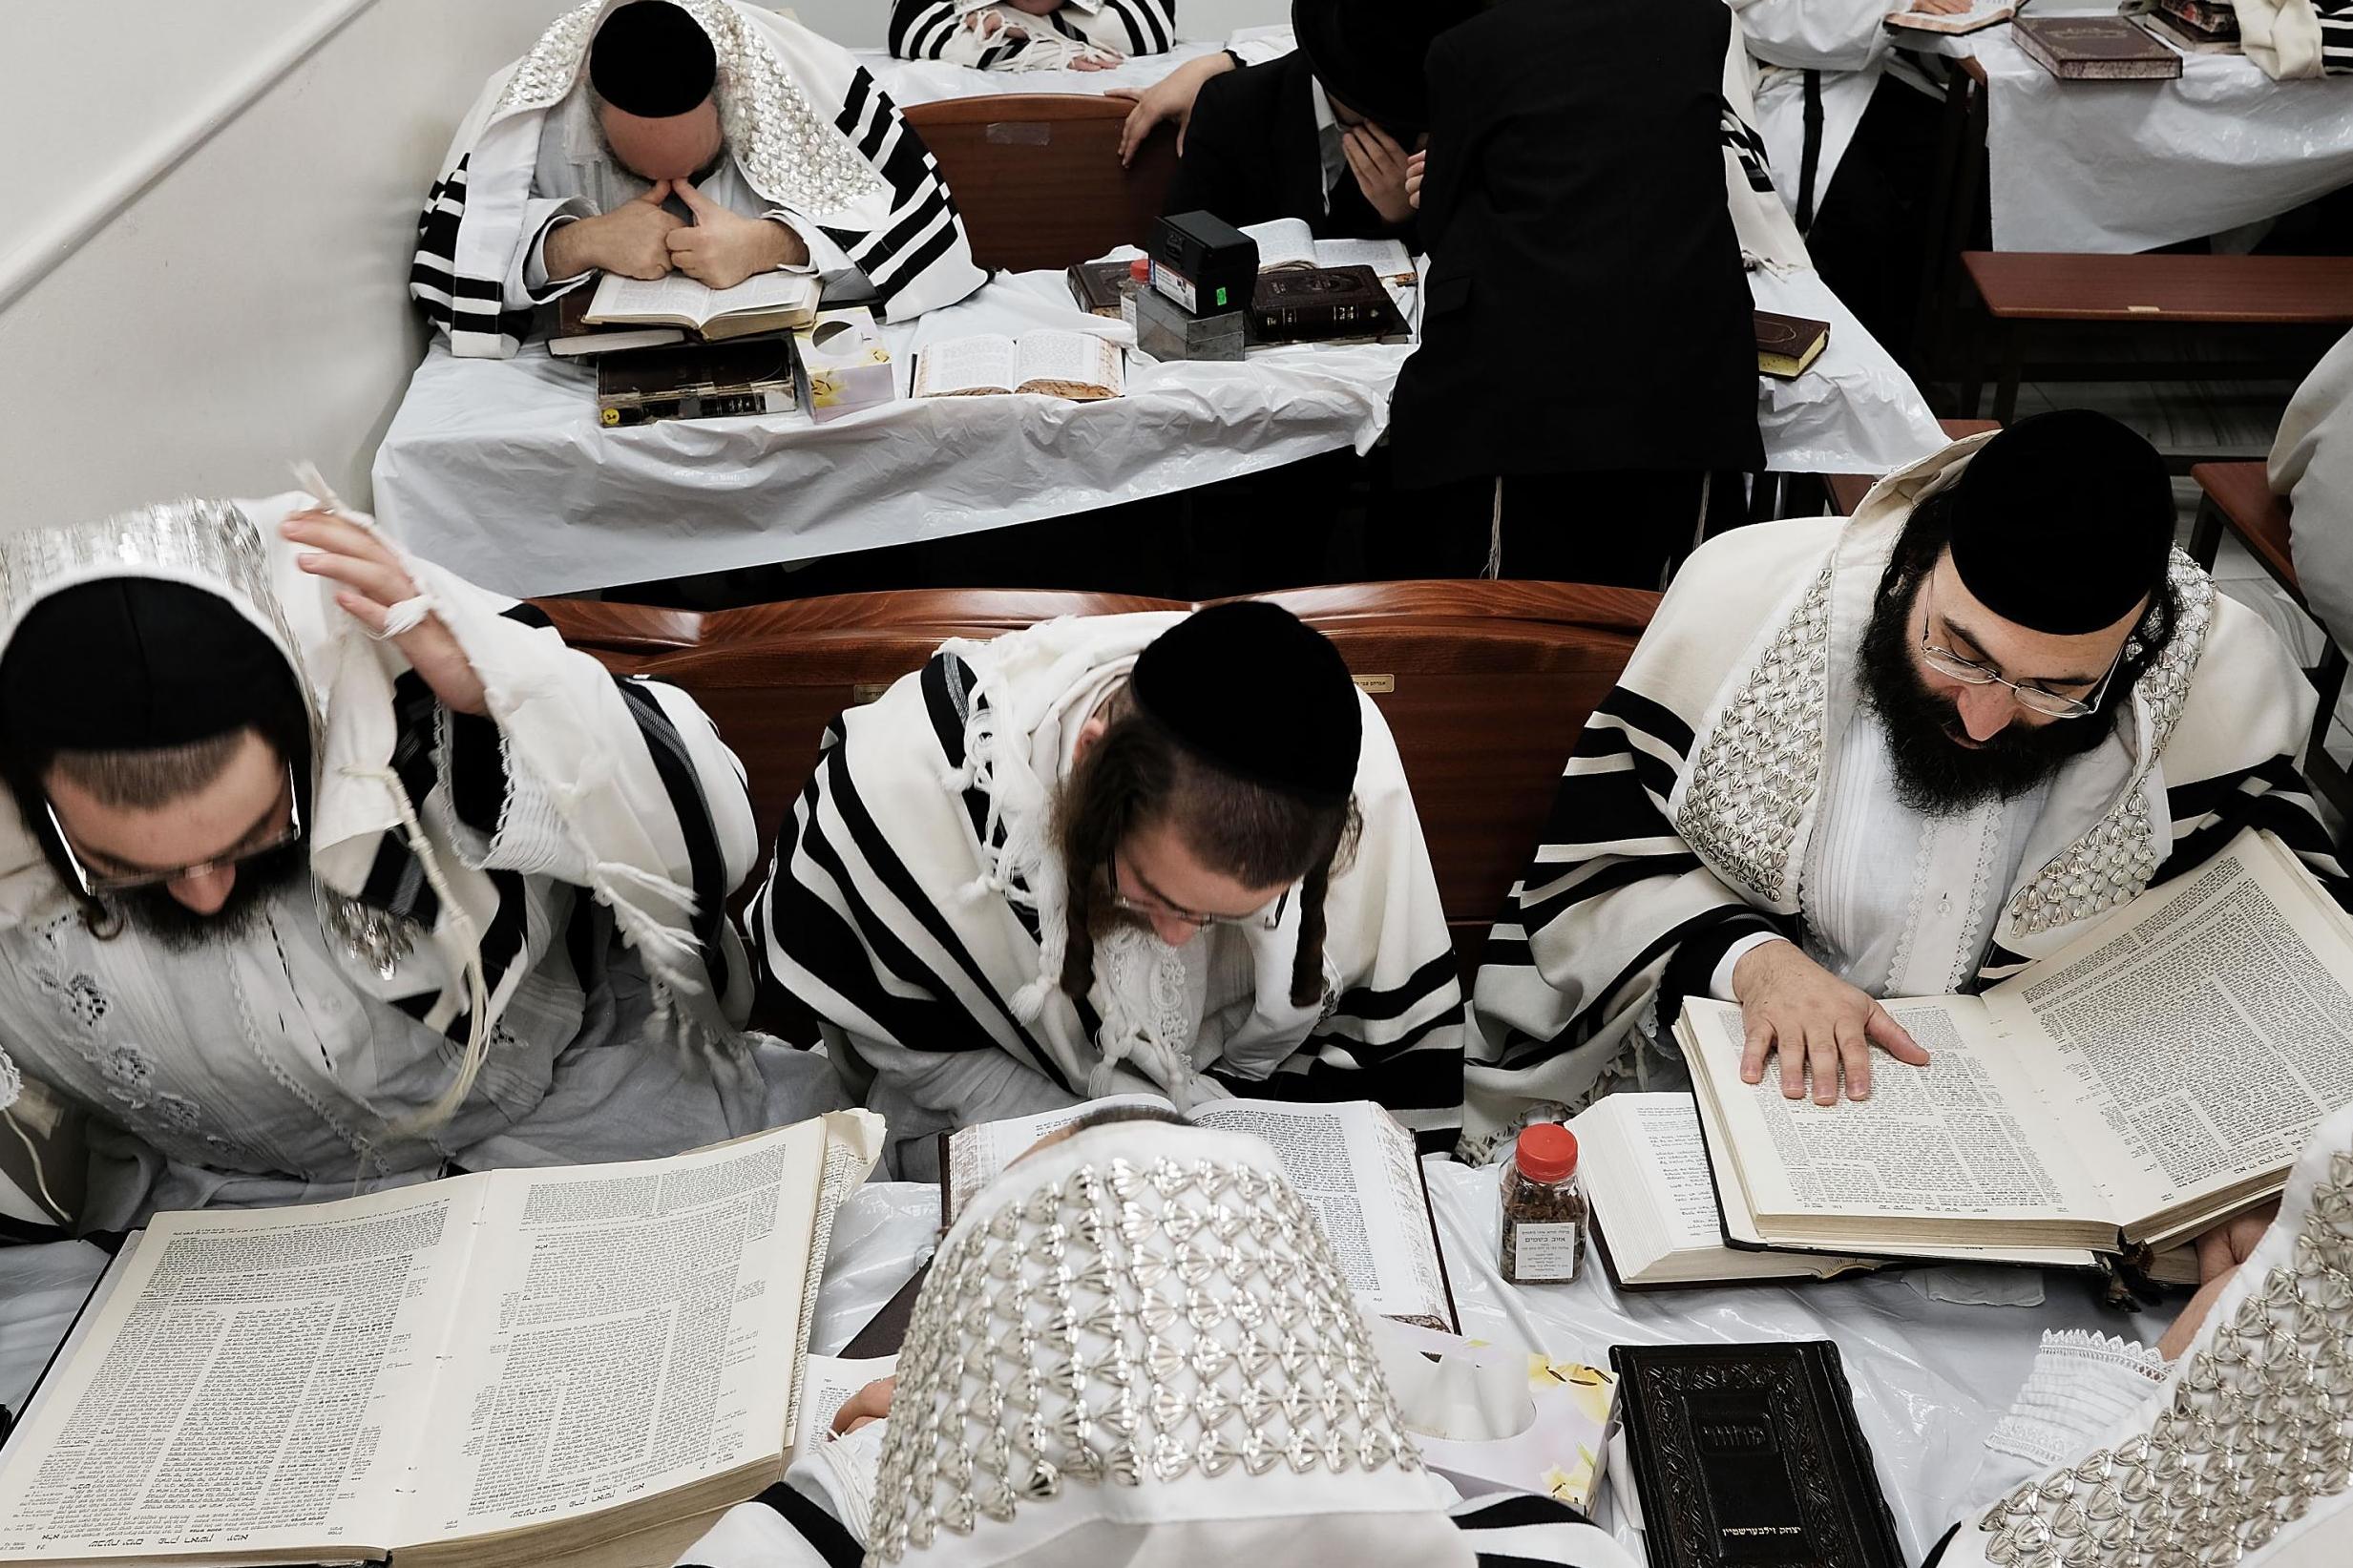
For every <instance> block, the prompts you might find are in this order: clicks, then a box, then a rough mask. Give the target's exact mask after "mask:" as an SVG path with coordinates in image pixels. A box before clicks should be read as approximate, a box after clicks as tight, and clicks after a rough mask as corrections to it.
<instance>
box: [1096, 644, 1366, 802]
mask: <svg viewBox="0 0 2353 1568" xmlns="http://www.w3.org/2000/svg"><path fill="white" fill-rule="evenodd" d="M1127 689H1128V692H1129V694H1130V695H1132V696H1133V697H1134V698H1135V700H1136V702H1137V705H1138V706H1140V707H1142V708H1143V709H1144V710H1145V712H1146V713H1148V714H1150V715H1151V716H1152V717H1153V718H1154V719H1157V720H1158V721H1160V722H1161V723H1163V724H1165V725H1166V726H1167V727H1168V729H1169V730H1170V731H1171V732H1172V733H1174V734H1175V736H1176V738H1177V739H1178V740H1179V741H1180V742H1183V743H1184V744H1185V745H1186V747H1187V749H1189V750H1192V751H1195V752H1198V753H1200V754H1201V755H1202V756H1203V757H1205V758H1207V759H1208V761H1210V762H1211V763H1215V764H1216V765H1217V766H1218V767H1220V768H1222V769H1224V770H1225V771H1226V772H1228V773H1230V774H1232V775H1233V776H1234V777H1235V778H1237V779H1242V780H1246V781H1248V782H1249V783H1250V784H1264V785H1267V786H1269V787H1271V788H1274V789H1284V790H1289V791H1290V792H1292V794H1296V795H1303V796H1306V797H1308V798H1309V799H1311V800H1318V801H1335V802H1336V801H1344V800H1346V799H1347V798H1348V797H1349V794H1350V792H1351V791H1353V790H1354V789H1355V786H1356V756H1357V753H1358V752H1359V751H1360V750H1362V749H1363V745H1364V716H1363V714H1361V713H1360V712H1359V711H1358V710H1357V707H1356V687H1355V682H1353V681H1352V680H1350V679H1349V678H1348V666H1347V665H1346V664H1345V663H1343V662H1342V661H1341V659H1340V651H1339V650H1338V649H1337V648H1334V646H1333V645H1332V639H1331V638H1327V637H1325V636H1324V635H1323V634H1322V633H1321V632H1318V631H1316V630H1314V629H1313V627H1311V626H1309V625H1308V624H1307V623H1306V622H1305V621H1303V620H1301V619H1300V618H1299V617H1296V616H1294V615H1292V613H1291V612H1290V611H1288V610H1285V609H1283V608H1281V607H1280V606H1278V605H1272V604H1268V603H1266V602H1265V601H1263V600H1259V599H1243V600H1240V601H1237V602H1235V603H1231V604H1213V605H1211V606H1210V607H1209V608H1208V609H1207V610H1203V611H1200V612H1198V613H1196V614H1194V615H1190V616H1187V617H1185V618H1184V619H1183V620H1181V621H1178V622H1177V623H1176V624H1175V625H1174V626H1171V627H1170V628H1168V630H1166V632H1163V633H1162V634H1161V635H1160V636H1159V637H1157V638H1153V639H1152V642H1151V644H1150V645H1149V646H1148V647H1146V648H1145V650H1144V652H1143V653H1141V654H1139V655H1138V656H1136V668H1135V673H1134V674H1132V675H1131V676H1129V677H1128V681H1127Z"/></svg>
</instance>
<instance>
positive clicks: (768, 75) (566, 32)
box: [493, 0, 889, 214]
mask: <svg viewBox="0 0 2353 1568" xmlns="http://www.w3.org/2000/svg"><path fill="white" fill-rule="evenodd" d="M676 3H677V4H678V5H680V6H681V7H683V9H684V10H686V11H687V13H688V14H690V15H692V16H693V17H694V19H695V20H696V21H697V22H699V23H701V24H702V27H703V31H704V32H706V33H708V34H709V35H710V40H711V48H712V49H713V50H714V51H715V52H717V54H718V56H719V94H718V96H719V120H720V129H721V131H722V132H723V133H724V134H725V136H726V138H727V150H728V151H729V152H730V153H732V154H733V155H734V156H735V160H736V162H737V163H739V164H741V165H742V166H743V170H744V176H745V178H746V179H747V180H749V181H750V183H751V187H752V189H754V190H756V191H758V192H759V193H760V194H761V195H762V196H764V197H766V198H767V199H769V200H771V201H775V202H779V203H781V204H783V205H785V206H788V207H793V208H797V209H799V210H800V211H803V212H807V213H810V214H824V213H831V212H839V211H841V210H843V209H844V208H847V207H850V206H852V205H854V204H855V203H856V202H857V201H859V200H860V199H863V198H865V197H867V196H870V195H872V194H873V193H875V192H877V191H884V190H887V189H888V188H889V187H888V186H886V185H885V184H884V183H883V178H882V176H881V174H880V173H879V172H877V171H876V169H875V168H874V166H873V165H872V163H870V162H868V161H867V159H866V158H865V157H863V156H861V155H860V153H859V152H858V150H857V148H856V146H854V145H853V144H852V143H851V140H850V138H849V137H848V136H845V135H844V134H843V133H842V132H841V131H840V130H838V129H837V128H836V127H835V126H834V124H833V123H832V121H831V120H830V119H828V118H827V117H826V116H824V115H820V114H818V113H817V112H816V110H814V109H813V108H811V107H810V105H809V96H808V94H805V93H803V92H802V91H801V86H800V83H799V82H798V81H796V80H795V79H794V78H793V74H792V72H791V70H790V69H789V68H788V67H787V66H786V64H785V62H784V61H783V60H781V59H779V58H778V57H777V54H776V51H775V50H774V49H773V48H772V47H770V45H769V44H768V43H767V40H765V39H763V38H762V37H760V36H759V33H758V31H756V30H755V29H754V28H753V26H752V25H751V23H750V22H748V21H747V20H746V18H745V17H744V16H742V15H741V14H739V13H738V12H737V11H736V10H735V9H734V7H732V6H730V5H728V4H727V3H726V0H676ZM606 9H607V0H587V4H585V5H582V6H578V7H576V8H574V9H573V10H569V11H566V12H565V13H564V14H563V15H561V16H559V17H557V19H556V22H555V24H554V25H553V26H552V27H550V28H549V29H548V30H547V31H545V32H544V33H541V34H540V35H539V41H538V42H537V43H536V44H534V45H532V47H531V52H530V53H528V54H526V55H524V56H523V59H522V63H521V64H519V65H517V66H516V67H515V74H514V75H513V76H511V77H509V78H508V80H507V88H506V91H505V92H504V93H502V94H499V98H498V106H497V108H496V109H494V111H493V116H494V117H497V116H500V115H509V114H515V113H519V112H522V111H526V110H534V109H545V108H547V107H548V106H550V105H551V104H554V103H556V102H557V100H558V99H560V98H562V97H563V96H564V94H567V93H570V92H571V91H572V90H573V88H574V87H576V86H578V83H579V81H580V77H581V75H582V72H583V68H584V67H585V65H586V63H587V60H588V45H589V41H590V40H591V39H592V38H594V37H595V36H596V32H597V24H598V23H599V22H600V21H601V20H603V17H604V13H605V10H606Z"/></svg>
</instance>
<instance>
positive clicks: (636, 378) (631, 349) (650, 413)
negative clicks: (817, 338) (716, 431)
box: [547, 272, 822, 428]
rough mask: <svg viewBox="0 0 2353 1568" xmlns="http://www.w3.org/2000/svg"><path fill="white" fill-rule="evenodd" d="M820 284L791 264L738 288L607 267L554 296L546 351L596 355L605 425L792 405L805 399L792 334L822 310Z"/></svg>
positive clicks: (599, 403)
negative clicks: (588, 283)
mask: <svg viewBox="0 0 2353 1568" xmlns="http://www.w3.org/2000/svg"><path fill="white" fill-rule="evenodd" d="M821 291H822V285H821V284H820V283H819V282H818V281H817V279H816V278H814V277H812V276H809V275H806V274H801V273H790V272H764V273H762V274H760V275H759V276H758V277H756V278H747V279H746V280H745V281H744V282H740V283H738V284H736V285H735V286H734V287H733V288H710V287H707V286H705V285H704V284H702V283H699V282H695V281H694V280H693V279H692V278H689V277H686V276H685V275H684V274H683V273H672V274H670V275H669V276H668V277H666V278H656V279H651V280H647V279H639V278H623V277H620V275H618V274H616V273H610V272H608V273H606V274H605V275H604V276H603V277H602V278H601V279H599V280H598V282H597V286H596V287H595V288H593V289H588V288H578V289H575V290H573V291H572V292H571V293H569V294H567V295H565V296H564V297H563V299H562V300H561V302H559V303H558V304H557V321H556V330H555V332H554V333H553V334H552V335H551V336H550V337H549V339H548V345H547V346H548V352H549V353H551V354H554V355H556V356H557V358H559V359H582V360H593V361H595V362H596V366H597V418H598V423H599V424H601V425H604V426H606V427H608V428H612V427H621V426H629V425H643V424H647V423H649V422H651V421H654V420H659V419H713V418H718V417H721V416H723V415H727V414H751V413H788V412H790V411H791V410H792V409H794V408H798V407H799V406H800V400H799V397H798V395H797V389H796V373H795V369H794V360H793V352H792V337H791V334H792V333H793V332H794V331H795V330H796V329H798V328H801V327H806V326H808V325H809V324H810V323H811V322H813V321H814V320H815V319H816V315H817V306H818V303H819V300H820V294H821Z"/></svg>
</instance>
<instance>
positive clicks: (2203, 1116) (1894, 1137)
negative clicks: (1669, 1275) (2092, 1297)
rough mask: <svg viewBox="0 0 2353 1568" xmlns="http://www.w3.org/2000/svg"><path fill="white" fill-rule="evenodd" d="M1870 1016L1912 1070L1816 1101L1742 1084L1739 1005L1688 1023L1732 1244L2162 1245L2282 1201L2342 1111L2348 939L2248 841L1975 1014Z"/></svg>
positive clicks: (1957, 1002) (2331, 916)
mask: <svg viewBox="0 0 2353 1568" xmlns="http://www.w3.org/2000/svg"><path fill="white" fill-rule="evenodd" d="M1886 1007H1887V1010H1888V1011H1889V1012H1890V1013H1892V1014H1895V1016H1896V1018H1897V1020H1898V1021H1899V1022H1901V1024H1902V1025H1903V1026H1904V1028H1906V1029H1908V1030H1909V1031H1911V1034H1912V1037H1913V1038H1914V1039H1916V1040H1918V1041H1919V1042H1920V1043H1921V1044H1922V1046H1924V1047H1926V1048H1927V1050H1928V1051H1929V1052H1930V1054H1931V1056H1932V1057H1933V1060H1932V1061H1931V1062H1930V1064H1929V1065H1928V1066H1926V1067H1924V1068H1912V1067H1906V1066H1903V1065H1902V1064H1901V1063H1899V1062H1896V1061H1894V1060H1893V1059H1891V1058H1889V1057H1888V1056H1884V1055H1880V1056H1877V1057H1876V1058H1875V1060H1874V1061H1873V1064H1872V1071H1871V1086H1872V1093H1871V1098H1869V1099H1868V1100H1865V1101H1862V1102H1861V1103H1853V1102H1848V1101H1843V1100H1842V1101H1841V1102H1840V1103H1838V1104H1836V1105H1817V1104H1815V1103H1813V1101H1812V1099H1811V1098H1807V1099H1802V1100H1790V1099H1785V1098H1782V1095H1781V1084H1780V1075H1779V1070H1778V1068H1777V1066H1776V1065H1775V1064H1774V1063H1772V1062H1770V1061H1769V1062H1768V1064H1767V1067H1766V1072H1765V1077H1764V1081H1763V1082H1761V1083H1757V1084H1746V1083H1743V1082H1741V1081H1740V1046H1741V1024H1740V1010H1739V1009H1738V1008H1736V1007H1732V1006H1728V1005H1726V1004H1723V1003H1720V1002H1714V1001H1709V1000H1705V999H1700V1000H1693V1001H1691V1002H1689V1003H1687V1004H1686V1005H1685V1008H1684V1012H1683V1016H1682V1019H1681V1021H1680V1022H1678V1024H1677V1025H1676V1030H1675V1032H1676V1035H1677V1036H1678V1037H1679V1038H1680V1039H1681V1041H1682V1044H1683V1049H1684V1054H1685V1055H1686V1056H1688V1057H1689V1058H1690V1060H1691V1078H1692V1084H1693V1089H1694V1094H1695V1097H1696V1099H1697V1102H1698V1107H1699V1115H1700V1119H1701V1122H1702V1125H1703V1126H1704V1128H1705V1130H1706V1135H1707V1139H1708V1145H1709V1153H1710V1157H1711V1159H1712V1161H1713V1166H1714V1171H1715V1177H1716V1185H1717V1189H1718V1196H1719V1198H1720V1200H1721V1202H1722V1203H1723V1208H1724V1219H1725V1227H1726V1231H1727V1233H1728V1235H1729V1236H1730V1238H1731V1240H1732V1241H1733V1244H1735V1245H1737V1244H1750V1245H1764V1246H1786V1247H1798V1248H1827V1249H1832V1250H1838V1251H1847V1252H1860V1253H1870V1254H1882V1253H1889V1252H1901V1253H1904V1254H1908V1255H1915V1256H1920V1255H1926V1256H1939V1257H1943V1256H1952V1257H1966V1256H1973V1255H1975V1256H1985V1255H2002V1254H2005V1253H2008V1252H2011V1251H2013V1250H2014V1249H2031V1248H2052V1247H2057V1248H2083V1249H2088V1250H2090V1251H2096V1252H2117V1251H2121V1250H2122V1249H2123V1248H2125V1247H2126V1246H2128V1245H2131V1244H2141V1243H2146V1244H2150V1245H2152V1246H2155V1247H2158V1248H2163V1247H2165V1246H2167V1245H2169V1244H2172V1243H2174V1242H2177V1241H2179V1240H2180V1239H2181V1238H2183V1237H2185V1236H2190V1235H2194V1234H2195V1233H2196V1232H2198V1231H2201V1230H2204V1229H2206V1228H2208V1227H2209V1226H2211V1225H2213V1224H2214V1223H2216V1222H2217V1221H2219V1220H2221V1219H2224V1218H2226V1217H2227V1216H2229V1215H2231V1214H2233V1213H2235V1212H2236V1211H2237V1210H2238V1209H2241V1208H2244V1207H2246V1206H2247V1205H2249V1204H2251V1203H2254V1202H2259V1201H2260V1200H2262V1199H2265V1198H2269V1197H2271V1196H2272V1195H2274V1194H2275V1193H2277V1192H2279V1189H2280V1186H2281V1184H2282V1183H2283V1181H2285V1179H2286V1176H2287V1172H2288V1168H2289V1166H2290V1165H2292V1164H2293V1163H2294V1162H2295V1160H2296V1157H2297V1155H2298V1153H2299V1152H2300V1150H2301V1149H2302V1148H2303V1146H2304V1142H2305V1140H2306V1139H2307V1138H2308V1137H2309V1136H2310V1135H2311V1132H2312V1129H2313V1128H2314V1127H2315V1126H2316V1125H2318V1124H2319V1123H2320V1121H2321V1119H2322V1118H2324V1117H2326V1116H2327V1115H2328V1114H2329V1113H2330V1112H2331V1111H2334V1110H2336V1109H2337V1108H2338V1107H2340V1106H2342V1105H2344V1104H2347V1103H2348V1102H2353V921H2348V920H2347V918H2346V916H2345V914H2344V912H2343V911H2342V910H2341V909H2338V908H2337V906H2336V905H2335V904H2334V903H2332V902H2331V901H2330V900H2329V898H2328V895H2327V894H2326V893H2324V892H2322V891H2321V888H2320V886H2319V885H2318V884H2317V883H2316V882H2315V881H2314V880H2313V878H2312V877H2311V875H2310V874H2309V873H2308V872H2306V871H2305V870H2304V868H2302V867H2301V866H2300V864H2298V862H2297V861H2296V859H2295V857H2294V856H2293V855H2291V854H2290V853H2289V852H2288V851H2287V850H2286V849H2285V848H2283V847H2280V845H2279V842H2278V841H2277V840H2276V839H2273V838H2271V837H2269V836H2268V835H2265V834H2260V833H2257V832H2255V831H2253V830H2249V831H2247V832H2244V833H2241V834H2240V835H2239V836H2238V837H2237V839H2235V840H2233V841H2232V842H2231V844H2230V845H2229V847H2226V848H2225V849H2224V850H2223V851H2222V852H2221V853H2220V854H2217V855H2216V856H2215V857H2214V859H2213V860H2211V861H2209V862H2208V863H2207V864H2206V865H2205V866H2203V867H2201V868H2198V869H2197V870H2195V871H2194V872H2191V873H2188V874H2186V875H2184V876H2181V877H2178V878H2176V879H2174V881H2172V882H2169V883H2167V884H2165V885H2163V886H2162V887H2158V888H2153V889H2150V890H2149V891H2147V892H2145V893H2143V894H2142V895H2141V896H2140V897H2138V898H2136V899H2134V900H2133V901H2132V903H2131V904H2129V905H2126V906H2125V907H2124V908H2122V909H2118V910H2116V911H2115V912H2114V913H2113V914H2111V915H2110V916H2109V917H2108V918H2107V919H2105V920H2103V921H2101V922H2099V924H2097V925H2096V926H2094V927H2093V928H2092V929H2091V930H2090V931H2089V932H2087V933H2086V934H2085V935H2084V936H2083V937H2081V938H2079V939H2078V940H2077V941H2075V942H2074V943H2072V944H2071V945H2069V947H2068V948H2066V949H2065V950H2063V951H2060V952H2058V953H2055V954H2053V955H2052V956H2050V957H2048V958H2045V959H2043V960H2041V961H2039V962H2037V963H2034V964H2030V965H2028V966H2027V968H2026V969H2024V970H2022V971H2021V972H2018V973H2017V974H2014V975H2012V976H2011V977H2010V978H2009V979H2007V980H2006V981H2004V982H2003V983H2002V984H2001V985H1998V986H1996V987H1994V988H1993V989H1991V990H1990V991H1987V992H1986V993H1985V994H1984V995H1982V996H1935V997H1921V998H1911V999H1894V1000H1890V1001H1888V1002H1887V1003H1886ZM1971 1248H1974V1249H1979V1250H1978V1251H1977V1252H1975V1253H1972V1252H1971V1251H1970V1250H1968V1249H1971ZM2030 1257H2031V1253H2029V1254H2027V1257H2026V1258H2021V1259H2020V1261H2028V1259H2030Z"/></svg>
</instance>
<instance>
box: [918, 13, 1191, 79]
mask: <svg viewBox="0 0 2353 1568" xmlns="http://www.w3.org/2000/svg"><path fill="white" fill-rule="evenodd" d="M987 17H995V18H996V19H997V26H996V27H994V28H991V26H990V24H989V23H988V22H987V21H986V20H984V18H987ZM1017 34H1018V36H1017ZM1175 38H1176V0H1065V4H1063V5H1062V6H1061V7H1060V8H1058V9H1056V10H1051V11H1048V12H1047V13H1046V14H1045V15H1043V16H1038V15H1034V14H1032V13H1030V12H1028V11H1025V10H1020V9H1019V8H1018V7H1015V6H1009V5H1003V4H998V3H993V0H893V5H892V7H891V52H892V54H893V56H894V57H896V58H898V59H901V60H944V61H946V62H947V63H948V64H950V65H965V66H973V67H977V69H979V70H982V71H1058V70H1061V69H1062V68H1064V67H1066V66H1068V65H1069V64H1070V63H1071V61H1072V60H1074V59H1076V58H1078V57H1079V56H1081V55H1095V56H1097V57H1099V58H1100V57H1102V56H1104V55H1109V56H1112V57H1115V58H1124V57H1133V56H1135V55H1140V54H1166V53H1167V52H1168V46H1169V44H1170V43H1171V42H1172V41H1174V39H1175Z"/></svg>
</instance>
